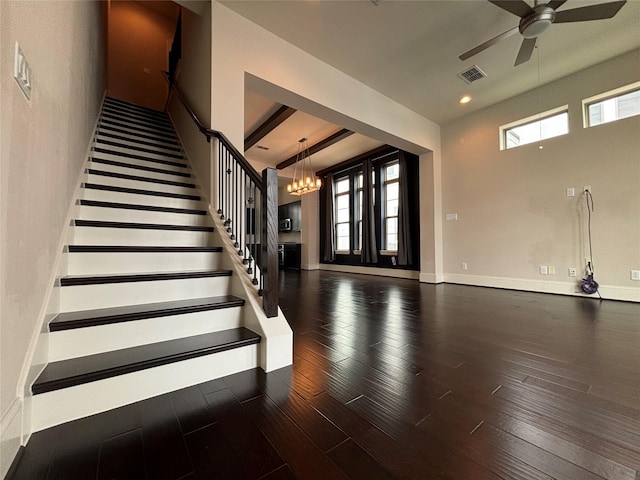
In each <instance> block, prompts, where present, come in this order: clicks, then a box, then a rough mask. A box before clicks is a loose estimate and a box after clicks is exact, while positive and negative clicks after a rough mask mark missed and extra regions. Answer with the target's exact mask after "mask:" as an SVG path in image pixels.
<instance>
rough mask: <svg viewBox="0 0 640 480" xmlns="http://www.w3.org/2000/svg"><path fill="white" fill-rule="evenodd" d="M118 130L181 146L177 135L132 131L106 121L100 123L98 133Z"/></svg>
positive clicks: (138, 136)
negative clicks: (164, 135)
mask: <svg viewBox="0 0 640 480" xmlns="http://www.w3.org/2000/svg"><path fill="white" fill-rule="evenodd" d="M105 131H107V132H118V133H125V134H127V135H132V136H135V137H136V138H144V139H146V140H152V141H155V142H163V143H170V144H172V145H176V146H179V145H180V142H179V141H178V139H177V138H175V137H173V136H172V137H170V138H167V137H160V136H157V135H153V133H152V132H149V134H145V133H144V132H140V131H135V132H132V131H131V130H127V129H126V128H122V127H118V126H116V125H110V124H106V123H102V124H100V125H98V131H97V133H98V134H99V135H101V134H103V132H105Z"/></svg>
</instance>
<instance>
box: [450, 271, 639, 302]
mask: <svg viewBox="0 0 640 480" xmlns="http://www.w3.org/2000/svg"><path fill="white" fill-rule="evenodd" d="M444 281H445V282H446V283H455V284H459V285H473V286H477V287H493V288H505V289H508V290H524V291H528V292H539V293H553V294H558V295H571V296H576V297H585V298H598V296H597V295H586V294H584V293H582V292H581V291H580V289H579V287H578V282H577V281H575V282H560V281H547V280H530V279H525V278H509V277H490V276H483V275H461V274H449V273H448V274H445V275H444ZM600 295H602V298H605V299H608V300H622V301H627V302H640V288H632V287H617V286H611V285H600Z"/></svg>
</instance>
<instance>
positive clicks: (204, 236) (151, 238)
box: [73, 227, 214, 247]
mask: <svg viewBox="0 0 640 480" xmlns="http://www.w3.org/2000/svg"><path fill="white" fill-rule="evenodd" d="M213 242H214V238H213V235H212V232H190V231H184V230H139V229H131V228H102V227H75V228H74V229H73V245H153V246H196V247H197V246H202V247H208V246H214V244H213Z"/></svg>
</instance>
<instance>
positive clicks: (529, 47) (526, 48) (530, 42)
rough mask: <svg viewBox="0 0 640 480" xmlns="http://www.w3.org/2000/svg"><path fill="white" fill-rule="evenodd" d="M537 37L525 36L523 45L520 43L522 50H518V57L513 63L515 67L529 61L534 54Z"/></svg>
mask: <svg viewBox="0 0 640 480" xmlns="http://www.w3.org/2000/svg"><path fill="white" fill-rule="evenodd" d="M536 40H537V38H536V37H534V38H525V39H524V40H522V45H520V50H519V51H518V56H517V57H516V63H514V64H513V66H514V67H517V66H518V65H520V64H521V63H524V62H528V61H529V59H530V58H531V55H533V49H534V48H535V47H536Z"/></svg>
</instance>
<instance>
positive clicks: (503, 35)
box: [458, 27, 518, 60]
mask: <svg viewBox="0 0 640 480" xmlns="http://www.w3.org/2000/svg"><path fill="white" fill-rule="evenodd" d="M516 33H518V27H514V28H512V29H511V30H507V31H506V32H504V33H501V34H500V35H498V36H497V37H493V38H492V39H491V40H487V41H486V42H484V43H482V44H480V45H478V46H477V47H475V48H472V49H471V50H469V51H468V52H465V53H463V54H462V55H460V56H459V57H458V58H459V59H460V60H466V59H467V58H471V57H473V56H474V55H477V54H478V53H480V52H482V51H483V50H486V49H487V48H489V47H491V46H493V45H495V44H496V43H498V42H499V41H500V40H502V39H504V38H507V37H510V36H511V35H514V34H516Z"/></svg>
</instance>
